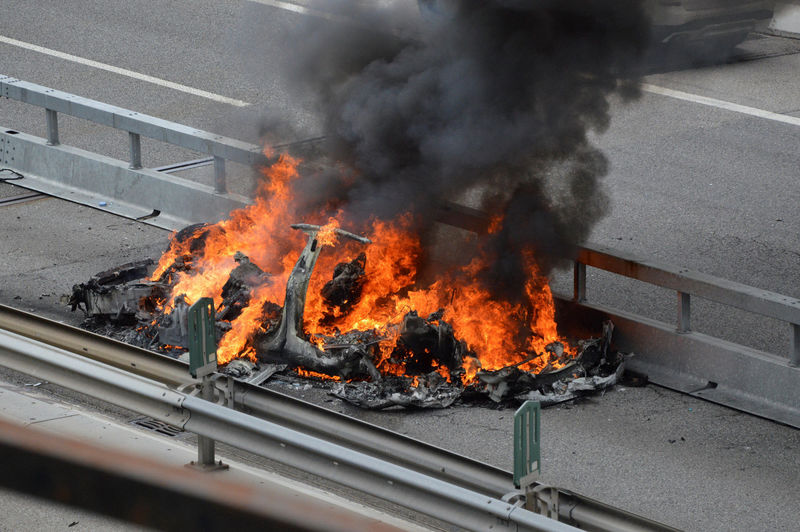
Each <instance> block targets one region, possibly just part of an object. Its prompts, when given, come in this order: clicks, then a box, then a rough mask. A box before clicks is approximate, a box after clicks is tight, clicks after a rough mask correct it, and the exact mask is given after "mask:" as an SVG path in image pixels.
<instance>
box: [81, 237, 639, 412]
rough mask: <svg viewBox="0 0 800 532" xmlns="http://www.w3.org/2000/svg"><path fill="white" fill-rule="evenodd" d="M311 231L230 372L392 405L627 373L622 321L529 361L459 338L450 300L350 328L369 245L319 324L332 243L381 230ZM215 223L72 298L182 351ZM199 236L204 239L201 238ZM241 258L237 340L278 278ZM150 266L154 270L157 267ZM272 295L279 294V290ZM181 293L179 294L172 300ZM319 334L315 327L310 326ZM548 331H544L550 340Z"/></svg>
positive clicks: (162, 347)
mask: <svg viewBox="0 0 800 532" xmlns="http://www.w3.org/2000/svg"><path fill="white" fill-rule="evenodd" d="M291 228H292V229H294V230H296V231H300V232H302V233H304V234H305V235H306V243H305V246H304V247H303V250H302V252H301V253H300V255H299V257H298V258H297V260H296V262H295V264H294V266H293V267H292V268H291V271H290V273H289V275H288V278H287V279H286V281H285V284H284V287H285V292H284V298H283V304H282V305H279V304H277V303H275V302H274V301H271V300H269V299H266V300H264V301H263V302H261V303H258V306H257V307H254V308H255V309H256V311H257V320H256V323H255V327H253V328H252V330H251V331H250V333H249V334H248V336H247V341H246V342H245V344H244V345H243V347H242V348H240V351H239V353H237V354H238V355H241V357H232V358H228V364H227V365H226V366H225V367H224V369H223V371H225V372H227V373H228V374H230V375H232V376H234V377H237V378H244V379H248V380H251V379H258V381H259V382H264V381H266V380H267V379H268V378H269V377H271V376H272V375H274V374H275V373H284V374H291V375H297V376H300V377H305V378H309V379H311V380H312V381H317V382H323V383H324V384H325V386H327V387H328V388H329V390H330V393H331V394H332V395H334V396H336V397H339V398H340V399H342V400H345V401H347V402H349V403H352V404H354V405H357V406H359V407H362V408H368V409H383V408H389V407H398V406H399V407H411V408H446V407H448V406H450V405H452V404H453V403H454V402H456V401H458V400H461V401H463V402H473V403H474V402H482V401H483V402H485V401H487V400H489V401H492V402H494V403H502V404H516V403H518V402H521V401H524V400H525V399H535V400H539V401H540V402H541V403H542V404H544V405H548V404H555V403H558V402H562V401H566V400H569V399H573V398H575V397H578V396H579V395H582V394H586V393H591V392H595V391H600V390H604V389H605V388H607V387H610V386H612V385H613V384H614V383H615V382H616V380H617V379H618V378H619V377H620V375H621V373H622V371H623V368H624V364H623V360H622V357H621V355H619V354H618V353H614V352H612V351H611V349H610V344H611V336H612V331H613V325H612V324H611V323H610V322H606V323H604V324H603V332H602V334H601V335H600V336H599V337H598V338H592V339H589V340H582V341H579V342H577V343H576V345H575V347H571V346H570V345H569V344H568V343H567V342H566V340H564V339H563V338H560V337H559V339H555V340H552V341H550V342H549V343H546V344H542V343H541V342H540V343H539V344H538V345H543V348H542V349H541V350H540V351H536V350H535V349H529V350H526V351H525V353H524V356H522V357H521V358H519V359H518V360H517V361H515V362H512V363H509V364H507V365H504V366H501V367H497V364H496V363H495V364H489V367H484V364H483V363H482V362H481V357H480V356H479V354H478V353H477V352H476V351H475V350H474V349H473V348H472V347H470V345H469V344H468V343H467V342H466V341H465V340H463V339H460V338H458V336H457V334H456V331H455V329H454V327H453V325H452V324H451V323H450V322H448V321H447V319H446V317H447V313H448V309H447V308H445V307H443V308H439V309H437V310H436V311H434V312H432V313H429V314H428V315H427V316H420V315H419V314H418V312H417V311H416V310H413V309H411V310H407V311H405V313H404V314H402V316H400V317H399V319H396V320H393V321H392V320H390V321H389V322H386V323H383V324H381V325H380V326H377V327H372V328H360V329H359V328H354V329H350V330H346V331H344V332H342V331H341V330H340V329H339V328H337V327H336V326H335V324H337V323H341V319H340V318H341V316H340V315H339V314H338V313H343V314H348V313H349V312H350V311H351V310H352V309H354V308H356V307H357V306H358V303H359V302H360V300H361V298H362V297H364V296H365V294H366V295H367V297H368V296H369V293H370V289H371V286H370V282H369V280H370V277H369V272H370V268H369V267H368V264H367V254H366V253H365V252H363V251H362V252H359V253H358V255H357V256H356V257H355V258H354V259H353V260H350V261H346V262H340V263H338V264H336V265H335V267H334V268H333V275H332V277H331V278H330V279H328V280H327V281H325V282H324V283H322V282H321V281H317V282H316V283H315V286H316V287H321V288H319V294H316V296H317V297H315V298H312V299H313V300H314V301H316V302H317V303H316V304H318V305H321V306H322V307H323V312H322V313H317V315H318V316H320V317H319V318H318V320H317V321H318V323H317V327H316V328H315V327H312V326H311V324H309V323H308V322H307V321H306V304H307V299H308V296H309V294H308V290H309V285H311V284H312V283H311V280H312V278H313V277H314V276H313V273H314V269H315V265H316V263H317V259H318V258H319V256H320V253H321V251H322V249H323V248H324V247H326V246H333V245H335V242H336V241H337V240H338V239H339V238H342V239H347V240H348V241H350V242H352V243H356V244H360V245H361V246H370V245H372V243H373V242H372V241H371V240H370V239H369V238H366V237H363V236H359V235H356V234H354V233H351V232H348V231H344V230H342V229H340V228H338V227H336V226H335V224H331V225H329V226H318V225H311V224H293V225H291ZM208 234H209V226H206V225H198V226H193V227H190V228H187V229H186V230H184V231H181V232H179V233H176V234H175V235H174V236H173V240H172V244H171V246H170V247H171V248H172V247H174V246H175V245H176V243H178V244H182V243H184V242H188V241H191V242H192V243H191V244H190V245H189V246H188V247H187V248H186V249H188V250H189V254H188V255H187V254H182V255H180V256H178V255H175V257H174V259H173V261H172V263H171V264H169V266H168V267H167V268H166V269H163V271H161V272H160V273H159V272H158V271H155V272H154V271H153V264H154V263H153V261H151V260H143V261H139V262H135V263H129V264H125V265H122V266H120V267H118V268H115V269H112V270H108V271H104V272H101V273H99V274H97V275H96V276H94V277H92V278H91V279H90V280H89V281H88V282H86V283H83V284H79V285H76V286H74V287H73V293H72V296H71V298H70V302H69V304H70V306H71V307H72V309H73V310H76V309H78V308H80V309H81V310H83V311H84V313H85V315H86V317H87V319H86V320H85V322H84V325H85V326H86V327H87V328H90V329H93V330H95V331H97V332H101V333H103V334H106V335H110V336H113V337H116V338H118V339H121V340H123V341H126V342H129V343H133V344H135V345H139V346H142V347H147V348H150V349H155V350H158V351H161V352H165V353H168V354H171V355H173V356H178V355H180V354H181V353H182V352H183V351H185V349H184V348H183V347H182V346H186V345H188V336H187V334H188V333H187V331H188V327H187V311H188V307H189V304H188V301H187V295H186V294H185V293H180V294H177V295H175V294H176V292H175V290H174V288H175V285H176V284H177V283H176V281H177V279H179V278H180V275H178V274H180V273H181V272H184V273H185V272H188V271H191V269H192V264H193V263H195V261H196V260H197V257H194V256H193V255H192V253H197V252H199V251H200V250H201V249H202V248H203V245H204V244H202V243H198V242H203V240H204V239H205V238H207V237H208V236H207V235H208ZM189 235H193V236H189ZM233 262H234V263H235V266H233V267H232V269H230V271H229V274H228V278H227V279H226V280H225V282H224V284H223V285H222V286H221V288H220V291H219V296H218V298H217V299H218V303H217V306H216V316H215V318H216V325H217V335H218V337H219V338H221V339H222V340H223V342H222V343H221V345H230V344H226V343H225V341H224V340H225V338H226V335H227V334H230V332H231V331H232V330H234V328H240V325H239V322H238V321H237V319H239V318H240V317H242V316H243V315H244V314H246V313H251V314H252V313H253V310H248V309H251V308H253V307H251V302H252V300H253V299H254V297H255V298H257V299H261V298H260V297H259V296H257V295H256V294H258V293H259V292H260V290H263V287H267V286H273V284H274V283H275V279H274V277H275V276H273V275H270V274H267V273H265V272H264V271H263V270H262V269H261V268H259V267H258V266H257V265H256V264H254V263H252V262H251V261H250V259H249V257H248V256H246V255H244V254H243V253H241V252H238V251H237V252H235V253H234V257H233ZM148 274H149V275H148ZM272 293H275V291H274V290H273V291H272ZM169 294H173V297H172V300H171V301H170V302H169V303H168V297H169ZM309 329H315V330H316V331H317V332H315V333H312V334H308V333H307V332H306V331H307V330H309ZM540 339H541V338H540Z"/></svg>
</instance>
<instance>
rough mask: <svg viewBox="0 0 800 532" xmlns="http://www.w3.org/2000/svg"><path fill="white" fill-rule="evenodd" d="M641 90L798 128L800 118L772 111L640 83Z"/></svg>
mask: <svg viewBox="0 0 800 532" xmlns="http://www.w3.org/2000/svg"><path fill="white" fill-rule="evenodd" d="M642 90H643V91H645V92H651V93H653V94H660V95H662V96H668V97H670V98H675V99H678V100H684V101H687V102H693V103H699V104H702V105H708V106H711V107H717V108H719V109H725V110H727V111H733V112H735V113H741V114H745V115H750V116H756V117H758V118H766V119H767V120H773V121H775V122H783V123H784V124H791V125H793V126H800V117H797V116H789V115H782V114H780V113H773V112H772V111H765V110H763V109H758V108H756V107H748V106H746V105H739V104H738V103H733V102H726V101H725V100H717V99H716V98H709V97H707V96H700V95H699V94H692V93H690V92H683V91H677V90H674V89H668V88H666V87H659V86H658V85H651V84H649V83H642Z"/></svg>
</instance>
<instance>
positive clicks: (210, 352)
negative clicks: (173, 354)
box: [188, 297, 217, 378]
mask: <svg viewBox="0 0 800 532" xmlns="http://www.w3.org/2000/svg"><path fill="white" fill-rule="evenodd" d="M188 331H189V373H191V375H192V377H195V378H197V377H202V376H204V375H208V374H209V373H213V372H214V371H216V370H217V333H216V327H215V325H214V300H213V299H211V298H210V297H202V298H200V299H199V300H198V301H197V302H196V303H195V304H194V305H192V306H191V307H189V313H188Z"/></svg>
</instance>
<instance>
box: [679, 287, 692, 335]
mask: <svg viewBox="0 0 800 532" xmlns="http://www.w3.org/2000/svg"><path fill="white" fill-rule="evenodd" d="M691 330H692V306H691V295H689V294H687V293H686V292H678V332H679V333H687V332H689V331H691Z"/></svg>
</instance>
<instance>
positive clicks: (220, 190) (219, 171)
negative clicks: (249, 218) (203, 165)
mask: <svg viewBox="0 0 800 532" xmlns="http://www.w3.org/2000/svg"><path fill="white" fill-rule="evenodd" d="M214 192H216V193H217V194H225V193H226V192H228V184H227V182H226V180H225V159H223V158H222V157H218V156H216V155H215V156H214Z"/></svg>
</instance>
